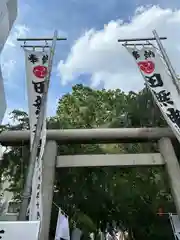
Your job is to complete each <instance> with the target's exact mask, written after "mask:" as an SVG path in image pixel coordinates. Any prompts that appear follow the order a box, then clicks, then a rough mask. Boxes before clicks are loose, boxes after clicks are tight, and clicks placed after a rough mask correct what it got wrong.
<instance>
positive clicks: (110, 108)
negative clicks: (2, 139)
mask: <svg viewBox="0 0 180 240" xmlns="http://www.w3.org/2000/svg"><path fill="white" fill-rule="evenodd" d="M12 117H13V119H14V121H15V124H14V126H11V125H8V126H5V128H6V129H28V128H29V120H28V116H27V114H26V113H24V112H21V111H17V110H15V111H13V113H12ZM47 126H48V128H54V129H60V128H61V129H67V128H69V129H70V128H102V127H103V128H104V127H108V128H114V127H116V128H122V127H154V126H166V123H165V121H164V120H163V118H162V116H161V114H160V112H159V110H158V108H157V107H156V106H155V104H154V103H153V100H152V98H151V95H150V93H149V92H148V91H147V89H146V88H145V89H143V90H142V91H141V92H139V93H134V92H130V93H129V94H125V93H123V92H122V91H120V90H118V89H117V90H108V91H107V90H105V89H103V90H94V89H91V88H89V87H87V86H83V85H81V84H79V85H75V86H73V87H72V92H71V93H68V94H66V95H64V96H63V97H62V98H61V99H60V100H59V103H58V108H57V114H56V116H55V117H51V118H49V119H48V120H47ZM22 144H23V143H22ZM28 149H29V146H25V147H24V149H23V151H22V148H20V147H17V148H15V147H13V148H11V149H10V150H9V152H8V153H7V154H5V156H4V158H5V159H4V162H3V165H2V169H3V175H4V176H5V177H6V178H8V179H10V180H11V186H10V189H11V190H12V191H14V192H15V193H16V196H17V197H18V196H19V195H20V193H21V191H22V185H23V183H24V176H25V171H26V169H27V164H28ZM157 150H158V149H157V146H156V144H155V143H147V144H140V143H139V144H71V145H59V146H58V154H60V155H62V154H84V153H86V154H93V153H98V154H107V153H138V152H155V151H157ZM22 159H23V161H22ZM54 202H56V204H58V205H59V206H61V207H62V208H63V209H64V211H65V212H67V214H68V215H69V216H70V218H71V219H73V220H75V221H76V222H77V225H78V226H79V227H81V228H82V229H83V230H84V231H86V232H90V231H95V230H97V229H98V228H99V227H100V226H101V227H102V228H105V225H106V223H107V222H110V221H111V220H116V221H120V222H121V225H122V226H124V227H126V228H129V229H131V230H132V231H133V233H134V236H135V239H143V238H146V239H153V240H154V239H158V240H159V239H163V240H165V239H170V238H171V229H170V224H169V223H168V221H167V219H166V218H159V217H158V216H157V210H158V208H159V207H160V206H162V207H163V208H164V209H165V211H166V212H174V205H173V200H172V196H171V194H170V190H169V185H168V181H167V176H166V173H165V171H164V169H163V168H156V167H154V168H131V169H127V168H122V169H121V168H119V167H113V168H112V167H96V168H92V167H88V168H64V169H57V170H56V179H55V185H54ZM56 218H57V209H56V208H55V206H53V207H52V232H53V231H55V226H56ZM165 226H166V227H165Z"/></svg>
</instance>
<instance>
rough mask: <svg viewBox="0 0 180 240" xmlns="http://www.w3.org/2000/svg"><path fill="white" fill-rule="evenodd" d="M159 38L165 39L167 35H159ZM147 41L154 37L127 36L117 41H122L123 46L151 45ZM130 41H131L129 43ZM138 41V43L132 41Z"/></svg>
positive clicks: (153, 39) (154, 39)
mask: <svg viewBox="0 0 180 240" xmlns="http://www.w3.org/2000/svg"><path fill="white" fill-rule="evenodd" d="M160 39H161V40H166V39H167V37H160ZM149 41H156V38H155V37H153V38H152V37H151V38H127V39H118V42H121V43H123V45H124V46H134V45H136V46H143V45H152V44H151V43H150V42H149ZM129 42H131V43H129ZM132 42H138V43H132Z"/></svg>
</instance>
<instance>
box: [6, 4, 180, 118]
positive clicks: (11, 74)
mask: <svg viewBox="0 0 180 240" xmlns="http://www.w3.org/2000/svg"><path fill="white" fill-rule="evenodd" d="M147 5H151V6H153V5H159V6H160V8H161V13H163V11H165V10H166V9H171V11H176V12H178V11H179V9H180V1H179V0H171V1H166V0H129V1H127V0H121V1H120V0H106V1H102V0H99V1H97V0H68V1H64V0H63V1H62V0H53V1H49V0H38V1H37V0H19V1H18V17H17V19H16V21H15V23H14V26H13V28H12V31H11V34H10V36H9V39H8V41H7V44H6V46H5V48H4V50H3V53H2V56H1V63H2V64H3V66H4V67H3V76H4V82H5V93H6V99H7V105H8V111H7V112H9V111H12V110H13V109H15V108H19V109H24V110H27V97H26V83H25V82H26V80H25V66H24V55H23V50H22V49H21V48H20V44H19V43H17V42H16V37H17V35H19V36H26V37H28V36H29V37H42V36H48V37H50V36H52V35H53V30H54V29H57V30H58V32H59V35H60V36H65V37H67V38H68V40H67V41H65V42H58V43H57V48H56V54H55V58H54V65H53V72H52V78H51V86H50V91H49V102H48V115H54V114H55V111H56V106H57V100H58V99H59V98H60V97H61V96H62V95H63V94H65V93H67V92H69V91H71V87H72V84H75V83H77V82H81V83H85V84H90V85H91V81H90V79H91V73H92V72H91V71H89V70H88V71H85V70H84V69H83V70H82V72H81V73H80V74H78V75H77V76H76V74H75V77H73V81H67V83H66V84H63V83H62V82H61V76H60V74H59V73H58V70H57V66H58V63H59V61H60V60H62V61H63V64H62V65H64V66H65V67H66V69H67V65H68V63H71V62H72V61H71V60H70V58H71V57H72V55H73V53H72V52H71V49H72V47H73V46H74V45H76V43H77V41H79V40H81V39H82V36H83V35H84V33H85V32H88V31H89V30H90V29H94V31H95V32H93V34H94V35H93V36H95V34H97V33H98V31H102V30H103V29H104V25H105V24H109V23H110V22H112V21H113V22H117V21H118V19H121V20H123V21H126V22H127V23H129V24H130V23H131V18H132V16H134V13H135V11H136V9H137V8H138V7H142V6H147ZM149 8H150V6H149ZM147 11H148V10H147ZM159 11H160V10H159ZM173 16H174V18H175V15H172V16H171V17H172V18H173ZM152 21H153V19H152ZM178 21H179V15H178ZM111 27H112V24H109V25H108V29H110V28H111ZM109 31H110V30H109ZM139 33H141V32H139ZM109 54H110V53H109ZM83 57H84V58H86V54H85V55H84V56H83ZM87 57H88V54H87ZM68 59H69V60H68ZM76 59H77V56H76ZM68 61H69V62H68ZM72 63H73V62H72ZM102 64H103V63H102ZM9 65H10V66H11V68H10V69H9V68H8V69H9V70H8V72H7V67H9ZM69 65H70V64H69ZM69 65H68V66H69ZM80 68H81V66H79V65H78V69H80ZM61 69H62V68H61ZM88 69H89V68H88ZM73 71H74V72H75V70H74V69H73ZM60 72H61V73H62V71H61V70H60ZM74 72H73V73H74ZM93 73H94V72H93ZM98 76H99V75H98ZM101 77H102V76H101ZM94 78H96V79H97V74H96V75H95V76H94ZM104 86H106V85H105V84H104V83H103V82H102V81H101V83H99V85H97V86H95V87H104ZM112 88H113V87H112Z"/></svg>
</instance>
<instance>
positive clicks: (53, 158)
mask: <svg viewBox="0 0 180 240" xmlns="http://www.w3.org/2000/svg"><path fill="white" fill-rule="evenodd" d="M174 138H175V136H174V134H173V133H172V131H171V130H170V129H169V128H118V129H115V128H113V129H102V128H101V129H67V130H47V143H46V148H45V153H44V161H43V198H42V199H43V209H44V212H43V214H44V216H45V217H43V222H42V232H41V237H40V239H41V240H48V239H49V227H50V218H51V206H52V200H53V186H54V176H55V167H87V166H91V167H92V166H122V167H133V166H152V165H154V166H157V165H165V166H166V169H167V172H168V175H169V180H170V186H171V192H172V195H173V198H174V202H175V206H176V210H177V213H178V216H179V217H180V185H179V183H180V166H179V163H178V160H177V157H176V155H175V152H174V148H173V146H172V143H171V139H174ZM29 139H30V132H29V131H5V132H2V133H1V134H0V143H1V144H2V145H4V146H10V145H11V146H13V145H16V146H17V145H18V144H19V145H22V142H23V143H26V142H28V141H29ZM149 141H157V142H158V145H159V153H139V154H104V155H102V154H101V155H69V156H67V155H66V156H57V143H61V144H66V143H83V144H85V143H117V142H118V143H127V142H129V143H132V142H149Z"/></svg>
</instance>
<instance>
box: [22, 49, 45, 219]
mask: <svg viewBox="0 0 180 240" xmlns="http://www.w3.org/2000/svg"><path fill="white" fill-rule="evenodd" d="M25 57H26V79H27V93H28V105H29V121H30V134H31V135H30V141H31V148H32V143H33V140H34V137H35V131H36V125H37V120H38V116H39V113H40V106H41V99H42V95H43V93H44V87H45V85H44V83H45V78H46V76H47V74H48V61H49V60H48V59H49V53H47V52H44V51H43V52H42V51H41V52H40V51H29V50H26V49H25ZM45 144H46V114H45V115H44V121H43V126H42V131H41V139H40V145H39V147H38V152H37V156H36V164H35V169H34V176H33V182H32V193H31V200H30V204H29V220H32V221H34V220H39V219H41V218H42V212H43V209H42V194H41V192H42V189H41V185H42V184H41V183H42V157H43V153H44V147H45Z"/></svg>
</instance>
